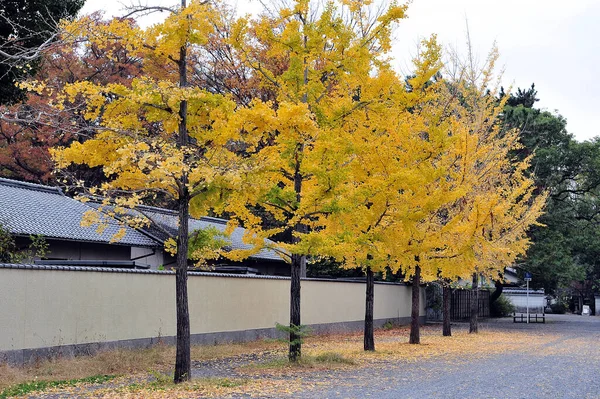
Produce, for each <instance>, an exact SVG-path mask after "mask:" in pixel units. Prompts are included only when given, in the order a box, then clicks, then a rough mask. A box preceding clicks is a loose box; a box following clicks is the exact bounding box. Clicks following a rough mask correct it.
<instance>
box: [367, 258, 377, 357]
mask: <svg viewBox="0 0 600 399" xmlns="http://www.w3.org/2000/svg"><path fill="white" fill-rule="evenodd" d="M374 292H375V284H374V282H373V270H371V268H370V267H367V295H366V301H365V302H366V303H365V350H366V351H374V350H375V338H374V336H373V301H374V297H375V295H374Z"/></svg>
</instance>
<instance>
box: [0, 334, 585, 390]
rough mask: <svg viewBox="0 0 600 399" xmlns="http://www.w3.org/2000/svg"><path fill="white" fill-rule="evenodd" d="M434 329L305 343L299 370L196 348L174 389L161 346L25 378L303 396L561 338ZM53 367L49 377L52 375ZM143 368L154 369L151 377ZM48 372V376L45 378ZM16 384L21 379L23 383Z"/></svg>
mask: <svg viewBox="0 0 600 399" xmlns="http://www.w3.org/2000/svg"><path fill="white" fill-rule="evenodd" d="M439 330H440V328H439V326H426V327H424V328H423V331H422V336H421V342H422V344H420V345H410V344H408V343H407V342H408V329H407V328H406V327H402V328H395V329H391V330H378V331H376V334H375V338H376V349H377V351H376V352H365V351H363V350H362V344H363V336H362V334H361V333H344V334H330V335H319V336H313V337H310V338H308V339H307V340H306V342H305V344H304V346H303V353H302V355H303V360H302V361H301V362H299V363H298V364H290V363H289V362H288V361H287V356H286V355H287V352H286V345H285V344H284V343H281V342H277V341H273V340H271V341H254V342H249V343H243V344H225V345H211V346H195V347H193V348H192V358H193V360H194V369H193V373H194V375H200V376H203V377H199V378H194V379H193V380H192V381H191V382H189V383H184V384H179V385H175V384H173V383H172V382H171V377H170V376H169V374H170V366H171V364H172V358H173V355H174V351H173V350H174V348H173V347H170V346H165V345H159V346H157V347H154V348H151V349H143V350H127V351H123V350H121V351H112V352H105V353H101V354H98V355H95V356H91V357H87V358H86V357H84V358H75V359H60V360H56V361H54V362H45V363H40V364H39V365H37V366H35V367H34V366H32V367H30V368H29V369H28V373H26V374H27V375H31V373H32V372H33V371H36V372H37V373H38V374H40V375H42V377H43V378H45V379H52V376H53V375H54V376H60V377H61V378H74V377H81V376H82V373H83V374H85V370H87V371H88V372H90V373H92V372H93V373H96V374H97V373H101V372H108V371H111V372H112V373H113V374H123V375H124V376H123V377H121V378H119V379H116V380H114V381H111V382H110V383H107V384H105V385H102V386H89V385H77V386H75V387H70V388H69V390H68V391H65V390H64V389H63V390H58V389H54V390H48V391H46V393H50V392H61V393H62V394H65V393H71V392H72V393H73V394H75V395H79V396H81V395H82V394H83V396H85V397H90V398H106V399H111V398H130V399H133V398H149V399H154V398H190V397H238V396H241V395H243V396H249V397H257V396H267V397H287V396H292V395H293V394H294V393H295V392H299V391H301V390H302V391H306V390H311V389H317V388H318V387H321V386H323V385H324V384H330V383H331V382H328V381H331V379H329V380H328V379H327V378H321V377H323V376H327V375H330V374H332V373H333V374H334V375H338V376H339V375H343V374H344V373H345V371H350V370H359V369H362V368H367V367H368V368H370V369H377V368H379V367H381V368H387V367H390V366H393V365H396V366H397V365H402V364H411V365H412V364H417V363H419V362H424V361H427V360H430V359H436V360H437V361H439V360H441V361H443V362H447V363H448V365H451V364H452V365H456V364H457V363H458V364H460V363H461V362H469V361H473V360H474V359H480V358H485V357H487V356H491V355H494V354H498V353H506V352H515V351H519V352H529V353H532V354H539V353H545V352H546V351H551V350H552V345H551V344H552V343H553V342H556V341H557V340H559V339H561V337H559V336H556V335H554V334H544V333H540V332H539V331H533V332H525V331H498V330H488V331H483V332H481V333H479V334H476V335H473V334H468V333H467V332H466V331H464V330H458V329H455V331H454V335H453V336H452V337H443V336H441V332H440V331H439ZM583 342H584V341H582V344H583ZM577 343H578V342H575V341H574V342H573V344H577ZM132 359H134V360H133V361H132ZM92 365H93V367H92ZM36 367H37V368H36ZM52 368H54V369H53V370H54V374H52V372H50V370H52ZM10 369H11V368H8V367H7V366H3V367H0V381H3V376H8V375H7V370H10ZM12 370H13V371H15V370H16V369H14V368H12ZM148 370H156V371H155V372H153V373H152V374H153V376H149V375H148ZM45 371H46V372H47V373H48V372H49V373H48V374H46V375H44V372H45ZM69 373H71V374H69ZM13 377H14V376H13ZM19 379H21V380H22V377H21V378H19ZM333 380H336V379H335V378H334V379H333ZM13 381H14V379H13Z"/></svg>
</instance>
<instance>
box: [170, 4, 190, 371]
mask: <svg viewBox="0 0 600 399" xmlns="http://www.w3.org/2000/svg"><path fill="white" fill-rule="evenodd" d="M185 7H186V0H181V8H182V9H183V8H185ZM179 86H180V87H186V86H187V47H186V45H184V46H182V47H181V48H180V49H179ZM187 105H188V104H187V101H185V100H184V101H181V104H180V105H179V135H178V137H177V147H179V148H184V147H186V146H187V145H188V142H189V136H188V131H187ZM178 183H179V198H178V206H179V227H178V231H177V270H176V272H175V296H176V301H175V305H176V308H177V310H176V313H177V350H176V355H175V373H174V377H173V381H174V382H175V383H180V382H183V381H189V380H190V378H191V365H192V362H191V356H190V312H189V307H188V291H187V271H188V221H189V202H190V193H189V191H188V188H187V184H188V176H187V173H185V172H184V173H183V174H182V176H181V179H180V181H179V182H178Z"/></svg>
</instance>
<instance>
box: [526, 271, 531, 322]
mask: <svg viewBox="0 0 600 399" xmlns="http://www.w3.org/2000/svg"><path fill="white" fill-rule="evenodd" d="M525 281H526V282H527V324H529V282H530V281H531V273H529V272H525Z"/></svg>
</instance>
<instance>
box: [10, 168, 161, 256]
mask: <svg viewBox="0 0 600 399" xmlns="http://www.w3.org/2000/svg"><path fill="white" fill-rule="evenodd" d="M90 209H91V208H90V207H88V206H87V205H85V204H83V203H81V202H79V201H76V200H74V199H72V198H69V197H67V196H65V195H64V194H63V193H62V191H61V190H60V189H58V188H54V187H48V186H42V185H39V184H32V183H23V182H19V181H15V180H9V179H2V178H0V224H2V225H3V226H4V227H6V228H7V229H8V230H9V231H10V232H11V233H13V234H17V235H38V234H39V235H42V236H44V237H46V238H58V239H66V240H75V241H87V242H98V243H109V242H110V239H111V237H112V236H113V235H114V234H115V233H116V232H117V231H119V229H120V228H121V227H122V226H121V225H119V223H118V222H117V221H116V220H109V224H108V227H107V228H106V230H104V231H103V232H102V234H99V233H98V232H97V231H96V228H95V227H82V226H81V224H80V223H81V219H82V217H83V214H84V213H85V212H86V211H88V210H90ZM115 244H118V245H131V246H139V247H158V246H161V245H160V243H158V242H156V240H153V239H152V238H150V237H149V236H148V235H146V234H144V233H142V232H139V231H136V230H134V229H132V228H128V227H126V234H125V236H124V237H123V238H122V239H121V240H119V241H118V242H117V243H115Z"/></svg>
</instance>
